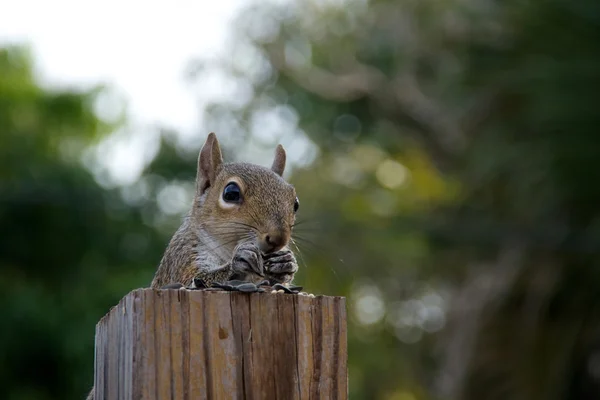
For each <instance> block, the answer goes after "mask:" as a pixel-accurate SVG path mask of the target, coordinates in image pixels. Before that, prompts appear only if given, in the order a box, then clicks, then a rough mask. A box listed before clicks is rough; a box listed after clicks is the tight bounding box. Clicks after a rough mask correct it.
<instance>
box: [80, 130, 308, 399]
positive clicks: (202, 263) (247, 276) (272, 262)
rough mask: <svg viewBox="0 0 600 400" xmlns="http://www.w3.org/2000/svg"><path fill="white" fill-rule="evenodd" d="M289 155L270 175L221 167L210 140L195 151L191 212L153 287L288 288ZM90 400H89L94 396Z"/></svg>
mask: <svg viewBox="0 0 600 400" xmlns="http://www.w3.org/2000/svg"><path fill="white" fill-rule="evenodd" d="M285 164H286V153H285V150H284V148H283V146H281V145H278V146H277V148H276V150H275V159H274V160H273V163H272V165H271V168H266V167H262V166H259V165H255V164H249V163H224V162H223V157H222V154H221V148H220V146H219V142H218V140H217V137H216V135H215V134H214V133H210V134H209V135H208V137H207V139H206V142H205V143H204V145H203V146H202V149H201V150H200V155H199V157H198V171H197V176H196V193H195V196H194V201H193V204H192V205H191V209H190V211H189V212H188V214H187V215H186V216H185V218H184V220H183V223H182V224H181V226H180V227H179V229H178V230H177V231H176V232H175V234H174V235H173V237H172V238H171V241H170V242H169V244H168V246H167V249H166V250H165V253H164V255H163V257H162V260H161V262H160V265H159V267H158V270H157V271H156V274H155V275H154V279H153V280H152V283H151V285H150V286H151V287H152V288H154V289H160V288H164V287H166V286H168V285H172V284H181V285H182V286H184V287H188V288H193V287H194V281H195V280H196V279H200V280H202V281H203V282H205V283H206V284H209V285H210V284H211V283H213V282H224V281H227V280H234V279H235V280H241V281H248V282H253V283H257V282H260V281H262V280H264V279H268V280H269V282H270V283H271V284H275V283H280V284H290V283H291V282H292V280H293V278H294V274H295V273H296V271H298V264H297V262H296V258H295V257H294V254H293V253H292V251H291V250H290V249H289V247H288V245H289V243H290V238H291V232H292V227H293V226H294V223H295V219H296V212H297V211H298V207H299V202H298V198H297V196H296V190H295V189H294V187H293V186H292V185H290V184H289V183H287V182H286V181H285V180H284V179H283V178H282V175H283V171H284V170H285ZM87 400H94V389H92V391H91V392H90V393H89V395H88V397H87Z"/></svg>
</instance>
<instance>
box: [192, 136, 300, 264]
mask: <svg viewBox="0 0 600 400" xmlns="http://www.w3.org/2000/svg"><path fill="white" fill-rule="evenodd" d="M285 162H286V154H285V150H284V149H283V146H281V145H278V146H277V148H276V150H275V159H274V161H273V164H272V166H271V168H265V167H262V166H259V165H255V164H248V163H224V162H223V157H222V155H221V148H220V146H219V142H218V140H217V137H216V135H215V134H214V133H210V134H209V135H208V138H207V139H206V142H205V143H204V146H203V147H202V150H200V156H199V157H198V173H197V177H196V196H195V200H194V206H193V208H192V213H191V216H192V219H193V221H194V222H196V223H198V224H199V228H201V229H202V231H203V232H205V233H207V234H209V235H210V237H211V239H212V240H213V241H216V245H217V246H221V248H222V250H230V251H233V249H234V248H235V246H237V245H238V244H239V243H242V242H246V241H254V242H255V243H256V244H257V245H258V246H259V248H260V249H261V251H262V252H264V253H271V252H275V251H278V250H280V249H282V248H283V247H285V246H286V245H287V244H288V242H289V240H290V237H291V231H292V226H293V225H294V221H295V218H296V211H297V210H298V207H299V203H298V198H297V197H296V190H295V189H294V187H293V186H292V185H290V184H289V183H287V182H286V181H285V180H284V179H283V178H282V175H283V171H284V170H285ZM200 239H202V238H200Z"/></svg>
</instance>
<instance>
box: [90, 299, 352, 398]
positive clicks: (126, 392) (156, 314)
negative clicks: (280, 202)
mask: <svg viewBox="0 0 600 400" xmlns="http://www.w3.org/2000/svg"><path fill="white" fill-rule="evenodd" d="M94 387H95V395H96V397H95V400H102V399H106V400H117V399H119V400H120V399H136V400H137V399H144V400H163V399H184V400H187V399H257V400H258V399H261V400H262V399H347V397H348V378H347V343H346V304H345V299H344V298H343V297H328V296H316V297H308V296H301V295H292V294H274V293H251V294H248V293H239V292H215V291H213V292H210V291H187V290H155V289H139V290H135V291H133V292H131V293H129V294H128V295H127V296H125V298H123V299H122V300H121V302H120V303H119V304H118V305H117V306H116V307H114V308H113V309H111V310H110V312H109V313H108V314H107V315H106V316H104V317H103V318H102V319H101V320H100V322H99V323H98V325H97V326H96V350H95V379H94Z"/></svg>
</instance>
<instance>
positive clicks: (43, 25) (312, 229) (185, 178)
mask: <svg viewBox="0 0 600 400" xmlns="http://www.w3.org/2000/svg"><path fill="white" fill-rule="evenodd" d="M212 3H219V4H212ZM598 93H600V3H599V2H597V1H594V0H579V1H572V0H537V1H529V2H527V1H511V0H508V1H502V2H501V1H494V0H444V1H442V0H396V1H392V0H302V1H301V0H280V1H271V0H269V1H266V0H265V1H258V2H253V1H249V0H246V1H233V0H228V1H225V0H221V1H219V2H208V1H203V0H196V1H172V2H166V1H156V2H137V1H133V0H131V1H121V2H117V1H112V0H111V1H104V2H98V1H90V2H75V1H66V0H56V1H48V2H46V1H41V0H40V1H33V0H27V1H20V2H17V1H10V0H8V1H5V2H3V3H2V6H1V7H0V229H1V232H2V237H1V240H0V312H1V314H0V315H1V321H2V322H1V325H2V328H1V329H0V356H1V360H0V361H1V362H0V380H1V382H0V398H2V399H10V400H30V399H40V400H41V399H81V398H83V397H84V396H85V395H86V393H87V391H88V390H89V388H90V386H91V384H92V380H93V379H92V371H93V339H94V327H95V323H96V322H97V321H98V320H99V319H100V318H101V317H102V316H103V315H104V314H105V313H106V312H107V311H108V310H109V308H110V307H111V306H113V305H115V304H116V303H117V302H118V301H119V299H120V298H121V297H122V296H124V295H125V294H126V293H127V292H129V291H130V290H133V289H135V288H138V287H141V286H147V285H149V283H150V280H151V278H152V276H153V273H154V271H155V268H156V266H157V265H158V262H159V260H160V257H161V255H162V252H163V250H164V248H165V246H166V244H167V242H168V240H169V238H170V236H171V235H172V233H173V232H174V230H175V229H176V228H177V227H178V225H179V222H180V219H181V217H182V215H183V214H184V213H185V212H186V210H187V208H188V207H189V206H190V202H191V195H192V190H193V184H194V182H193V179H194V175H195V172H196V171H195V166H196V157H197V154H198V150H199V148H200V146H201V144H202V142H203V141H204V139H205V138H206V135H207V134H208V132H210V131H215V132H216V133H217V134H218V137H219V139H220V141H221V144H222V145H223V147H224V152H225V156H226V158H227V159H229V160H244V161H252V162H257V163H260V164H263V165H269V164H270V162H271V160H272V154H273V149H274V147H275V145H276V144H277V143H282V144H283V145H284V146H285V147H286V148H287V150H288V154H289V156H290V159H291V163H290V164H289V167H288V170H287V172H286V177H287V178H288V179H289V180H290V181H291V182H292V183H293V184H294V185H295V186H296V187H297V191H298V193H299V196H300V202H301V208H300V212H299V220H302V221H303V223H302V224H301V225H299V226H298V230H297V232H295V236H296V237H297V240H298V243H299V246H300V249H301V253H300V254H299V258H300V261H301V270H300V273H299V274H298V278H297V283H298V284H301V285H303V286H304V287H305V288H306V289H307V290H308V291H310V292H313V293H323V294H330V295H344V296H347V298H348V311H349V314H348V315H349V321H348V322H349V331H348V343H349V354H350V356H349V357H350V358H349V374H350V398H351V399H385V400H425V399H473V400H478V399H491V400H494V399H511V400H512V399H514V400H519V399H528V400H538V399H540V400H541V399H544V400H552V399H598V398H600V269H599V267H600V265H599V261H600V256H599V249H600V247H599V246H600V213H599V206H600V180H599V177H600V161H599V160H598V159H597V157H598V156H600V139H599V138H598V136H597V135H598V129H599V128H598V127H599V126H600V106H599V105H598Z"/></svg>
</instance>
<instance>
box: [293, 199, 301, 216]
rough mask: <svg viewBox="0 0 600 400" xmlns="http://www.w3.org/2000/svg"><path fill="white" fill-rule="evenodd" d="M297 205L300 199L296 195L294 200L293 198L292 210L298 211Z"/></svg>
mask: <svg viewBox="0 0 600 400" xmlns="http://www.w3.org/2000/svg"><path fill="white" fill-rule="evenodd" d="M299 207H300V201H299V200H298V198H297V197H296V200H294V212H296V211H298V208H299Z"/></svg>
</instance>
